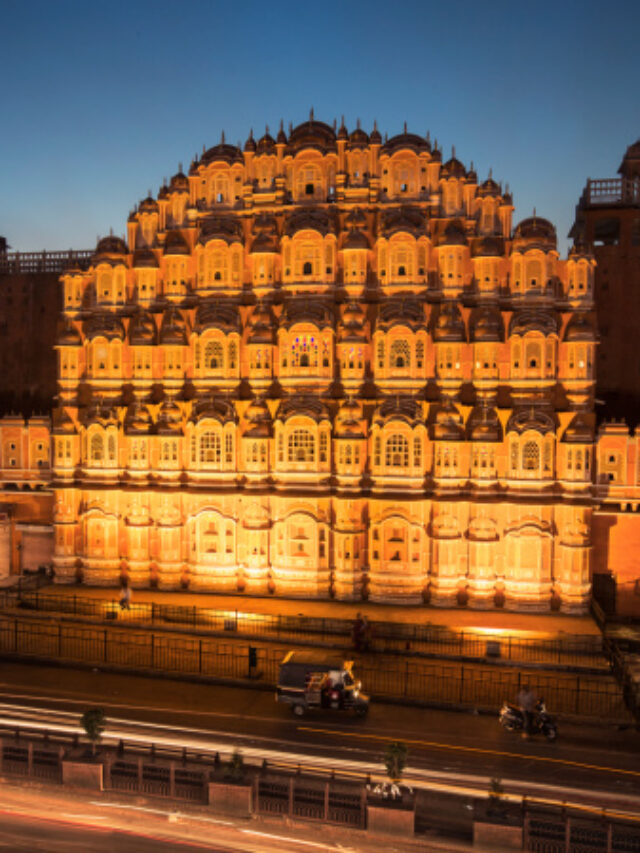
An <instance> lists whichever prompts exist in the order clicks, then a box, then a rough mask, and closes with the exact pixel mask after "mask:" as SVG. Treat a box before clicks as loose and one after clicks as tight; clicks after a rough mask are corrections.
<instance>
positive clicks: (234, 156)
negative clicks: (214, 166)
mask: <svg viewBox="0 0 640 853" xmlns="http://www.w3.org/2000/svg"><path fill="white" fill-rule="evenodd" d="M222 138H223V140H224V134H223V137H222ZM216 160H222V161H224V162H225V163H229V164H231V163H244V157H243V156H242V151H240V149H239V148H236V146H235V145H226V144H225V142H224V141H222V142H220V144H219V145H214V146H213V148H209V149H208V150H207V151H205V152H204V154H203V155H202V158H201V160H200V164H201V165H203V166H206V165H208V164H209V163H215V162H216Z"/></svg>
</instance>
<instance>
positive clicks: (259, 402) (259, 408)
mask: <svg viewBox="0 0 640 853" xmlns="http://www.w3.org/2000/svg"><path fill="white" fill-rule="evenodd" d="M245 419H246V421H247V424H248V427H247V429H246V430H245V432H244V436H245V437H246V438H270V437H271V435H272V432H273V424H272V422H271V413H270V412H269V407H268V406H267V404H266V403H265V401H264V399H263V398H262V397H254V399H253V400H252V401H251V402H250V403H249V406H248V408H247V410H246V412H245Z"/></svg>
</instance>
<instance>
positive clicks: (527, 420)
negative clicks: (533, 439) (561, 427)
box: [506, 404, 556, 435]
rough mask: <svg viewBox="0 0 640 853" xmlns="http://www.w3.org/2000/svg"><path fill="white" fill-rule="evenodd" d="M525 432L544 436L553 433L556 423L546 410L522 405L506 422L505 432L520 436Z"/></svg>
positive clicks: (532, 405)
mask: <svg viewBox="0 0 640 853" xmlns="http://www.w3.org/2000/svg"><path fill="white" fill-rule="evenodd" d="M527 430H532V431H533V432H539V433H540V434H541V435H546V434H547V433H553V432H555V430H556V423H555V420H554V418H553V417H552V415H551V414H550V413H549V411H548V410H547V409H546V408H542V407H541V406H536V405H534V404H531V405H522V406H519V407H518V408H517V409H516V410H515V411H514V412H513V414H512V415H511V417H510V418H509V420H508V421H507V428H506V432H507V433H510V432H516V433H518V434H522V433H523V432H526V431H527Z"/></svg>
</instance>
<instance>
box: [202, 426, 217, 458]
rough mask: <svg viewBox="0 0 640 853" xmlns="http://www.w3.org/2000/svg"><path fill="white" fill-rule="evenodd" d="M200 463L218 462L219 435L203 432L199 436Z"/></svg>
mask: <svg viewBox="0 0 640 853" xmlns="http://www.w3.org/2000/svg"><path fill="white" fill-rule="evenodd" d="M200 463H201V464H202V465H219V464H220V436H219V435H218V434H217V433H215V432H211V431H209V432H203V433H202V435H201V436H200Z"/></svg>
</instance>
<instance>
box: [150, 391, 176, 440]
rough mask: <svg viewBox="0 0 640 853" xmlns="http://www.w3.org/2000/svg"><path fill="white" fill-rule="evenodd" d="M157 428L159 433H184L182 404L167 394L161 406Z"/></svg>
mask: <svg viewBox="0 0 640 853" xmlns="http://www.w3.org/2000/svg"><path fill="white" fill-rule="evenodd" d="M156 429H157V432H158V435H181V434H182V412H181V411H180V406H178V404H177V403H176V402H175V400H174V399H173V398H172V397H170V396H167V397H166V398H165V399H164V400H163V402H162V405H161V406H160V410H159V412H158V423H157V426H156Z"/></svg>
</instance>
